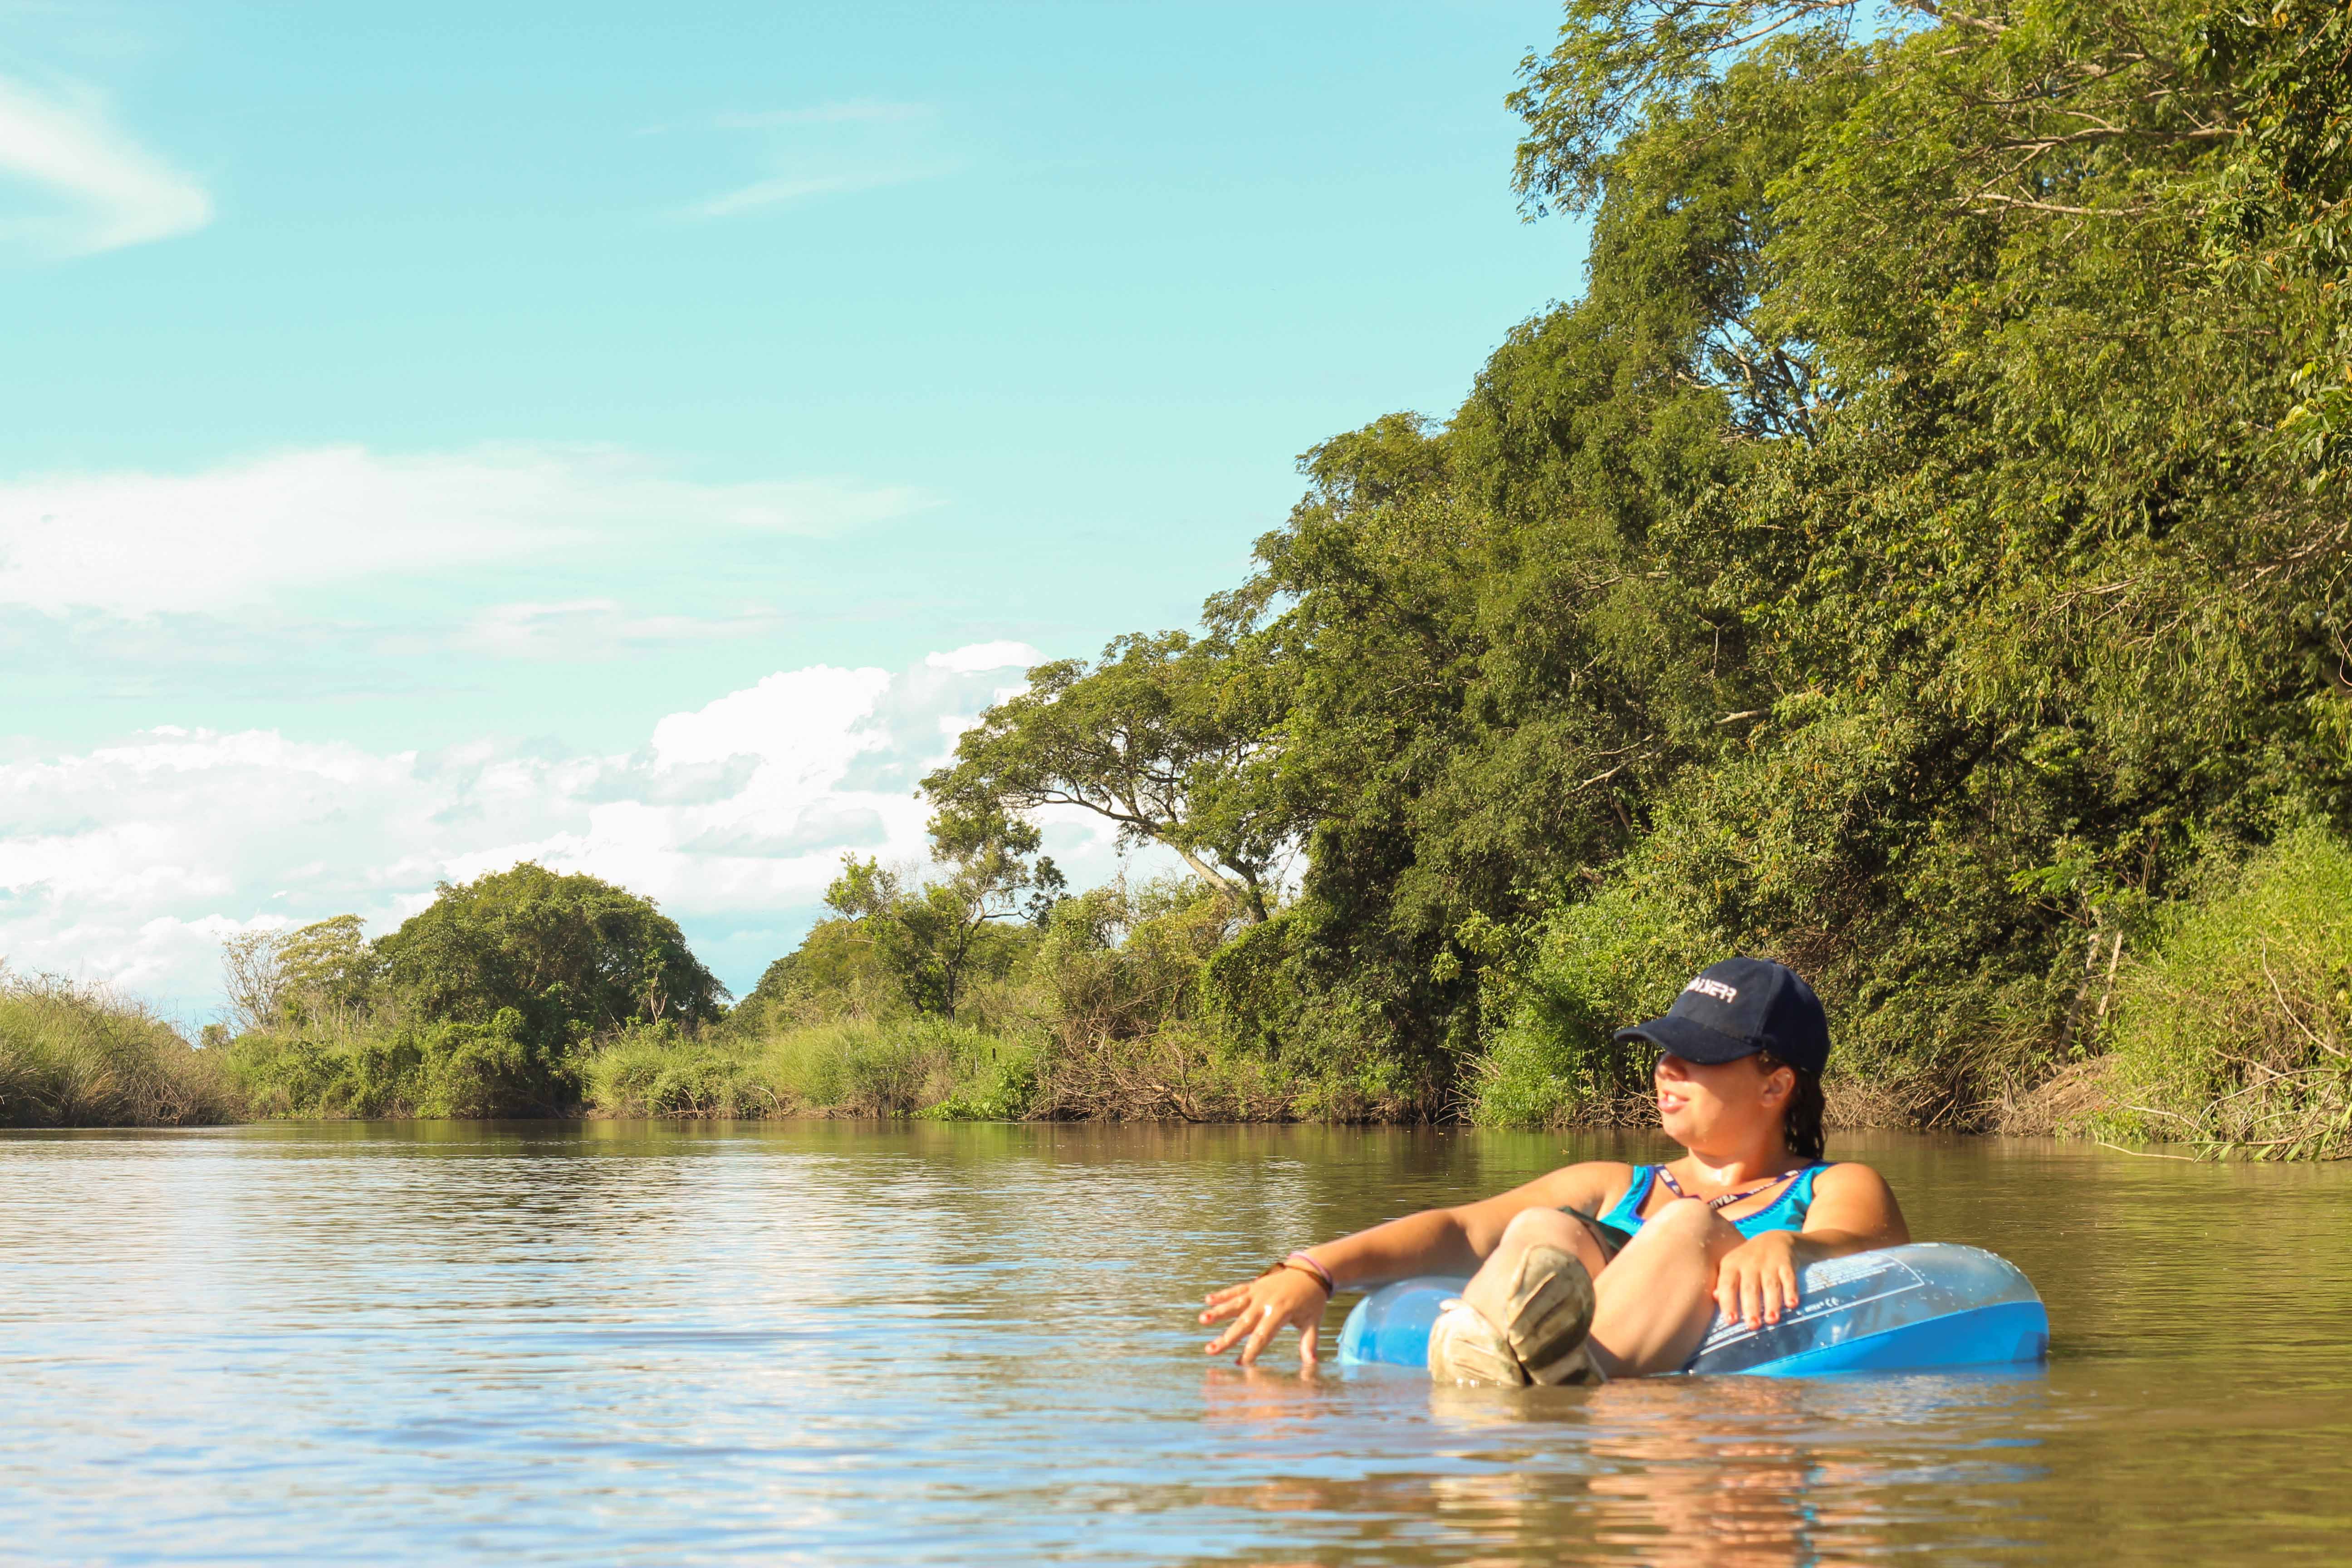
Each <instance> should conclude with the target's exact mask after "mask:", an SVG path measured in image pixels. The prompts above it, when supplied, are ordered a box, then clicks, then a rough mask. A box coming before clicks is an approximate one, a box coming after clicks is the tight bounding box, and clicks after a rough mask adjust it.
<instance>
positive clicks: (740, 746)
mask: <svg viewBox="0 0 2352 1568" xmlns="http://www.w3.org/2000/svg"><path fill="white" fill-rule="evenodd" d="M1034 658H1035V654H1034V650H1033V649H1030V648H1028V647H1024V646H1023V645H1020V644H991V645H983V646H982V647H971V648H961V649H957V650H955V651H954V652H953V653H951V654H949V655H946V656H939V657H935V658H932V659H929V660H926V661H924V662H922V663H920V664H918V665H916V666H915V667H914V668H911V669H908V670H904V671H901V672H898V674H895V675H894V674H892V673H890V672H888V671H886V670H881V669H872V668H867V669H843V668H834V667H830V666H823V665H820V666H816V667H814V668H805V669H795V670H787V671H782V672H780V673H778V674H775V675H772V676H769V677H768V678H767V679H764V680H761V681H760V682H759V683H758V684H757V685H754V686H751V687H749V688H747V689H743V690H740V691H735V692H730V693H729V694H727V695H726V696H723V697H720V698H719V699H718V700H714V701H712V702H709V703H707V704H705V705H704V706H702V707H700V708H698V709H694V710H690V711H684V712H677V713H673V714H670V715H669V716H668V717H667V718H665V719H663V720H662V721H660V722H658V723H657V724H656V725H655V726H654V727H653V730H652V732H651V733H650V735H649V736H648V737H647V738H646V744H645V745H644V746H643V747H641V748H640V749H638V750H637V751H636V752H633V753H630V754H627V755H624V756H583V757H549V756H544V755H538V754H533V753H530V752H524V751H520V750H517V749H513V748H510V747H507V746H503V745H500V744H498V743H494V742H487V741H486V742H475V743H471V744H468V745H465V746H459V747H455V748H451V749H447V750H445V751H441V752H413V751H411V752H371V751H368V750H366V749H364V748H362V747H358V746H353V745H350V744H346V743H341V742H301V741H296V740H290V739H288V738H287V737H285V736H282V735H279V734H277V733H274V732H271V731H244V732H238V733H217V732H213V731H192V730H184V729H176V728H171V727H164V728H160V729H155V730H150V731H143V732H142V733H140V734H139V735H137V736H135V737H133V738H131V739H130V740H128V741H126V742H122V743H121V744H118V745H111V746H104V747H100V748H97V749H94V750H91V751H89V752H82V753H79V754H76V755H70V756H62V757H49V758H32V759H22V760H16V761H11V762H0V825H5V826H0V956H5V959H6V961H7V962H8V963H10V964H11V965H12V966H13V967H14V968H16V970H17V971H19V972H32V971H40V970H49V971H58V972H63V973H74V974H77V975H80V976H84V977H88V978H93V979H101V980H106V981H110V982H112V983H114V984H120V985H121V986H124V987H125V988H127V989H131V990H133V991H137V992H139V993H142V994H146V995H149V996H151V997H154V998H157V999H159V1000H161V1001H163V1003H164V1004H165V1005H170V1006H173V1007H175V1008H179V1009H181V1010H184V1011H186V1012H201V1011H204V1010H206V1009H209V1008H210V1007H211V1006H212V1005H215V1001H216V997H217V989H218V983H217V973H216V963H217V954H218V950H219V943H220V942H221V940H222V938H223V937H224V936H226V935H228V934H231V933H234V932H236V931H243V930H250V929H256V928H282V927H288V926H291V925H294V924H299V923H301V922H303V921H311V920H318V919H322V918H324V917H325V916H327V915H331V914H337V913H341V912H344V911H352V912H356V913H359V914H362V915H364V916H366V917H367V918H368V920H369V921H370V922H371V925H372V927H373V929H376V930H379V931H381V930H383V929H386V928H387V927H388V926H389V925H390V924H392V923H394V922H396V921H399V920H402V919H404V918H405V917H406V916H408V915H409V914H412V913H414V912H415V910H418V909H420V908H422V907H423V906H424V905H425V903H426V902H427V901H428V900H430V899H431V897H432V893H433V888H434V885H435V884H436V882H437V881H441V880H444V879H449V880H464V879H468V878H471V877H474V876H476V875H478V874H479V873H481V872H484V871H492V870H499V869H503V868H506V867H508V866H510V865H513V864H514V863H515V862H516V861H518V860H525V859H533V860H537V861H539V862H540V863H541V864H542V865H545V866H549V867H551V868H556V869H559V870H564V871H573V870H581V871H588V872H593V874H595V875H597V876H600V877H604V878H606V879H610V880H613V881H615V882H618V883H620V884H622V885H623V886H625V887H628V888H631V889H635V890H636V891H639V892H643V893H646V894H649V895H651V896H652V897H654V898H656V899H657V900H660V901H661V903H662V906H663V907H664V908H665V909H666V910H668V911H669V912H670V913H671V914H672V915H674V916H676V917H677V918H678V920H679V921H681V923H682V924H684V925H685V926H686V928H687V931H688V936H689V938H690V939H691V940H694V941H696V942H698V944H709V943H711V942H719V943H723V942H725V941H726V939H727V938H728V937H729V936H730V934H731V933H734V932H739V931H758V932H761V933H763V940H767V939H766V938H765V936H764V933H785V934H782V935H778V936H776V937H774V938H773V939H772V940H774V941H777V942H782V941H787V940H789V937H790V935H792V934H796V931H797V930H798V929H800V928H803V927H804V926H805V925H806V923H807V921H809V920H811V919H813V918H814V915H815V913H816V912H817V910H816V906H817V904H818V902H819V900H820V899H821V897H822V894H823V890H824V886H825V884H826V883H827V882H828V881H829V880H831V879H832V878H833V876H834V875H835V871H836V870H837V868H838V863H839V859H840V856H841V854H842V853H843V851H845V850H855V851H857V852H860V853H879V854H881V855H882V856H883V857H884V858H886V859H903V858H919V857H920V856H921V855H922V854H923V852H924V844H925V840H924V836H923V823H924V819H925V815H926V813H925V807H924V805H923V804H922V802H921V801H920V800H919V799H918V798H916V796H915V795H914V793H913V781H914V780H916V779H919V777H920V776H921V775H922V773H924V772H926V771H928V770H929V768H930V767H933V766H936V765H937V764H938V763H939V761H940V759H941V758H942V757H944V755H945V754H946V753H947V752H948V751H949V749H950V746H951V745H952V737H953V736H954V734H955V733H956V732H958V731H961V729H962V728H963V727H964V726H965V725H967V724H968V723H969V722H970V721H971V718H972V717H973V716H974V715H975V714H976V713H977V712H978V710H980V709H981V708H982V706H984V705H985V704H986V703H987V702H989V701H991V700H993V699H994V698H995V697H997V696H998V695H1000V694H1001V693H1002V692H1003V690H1005V689H1007V688H1006V686H1005V685H1004V683H1005V682H1006V681H1007V680H1012V681H1014V682H1017V681H1018V679H1019V673H1020V668H1021V667H1022V666H1023V665H1024V664H1026V663H1029V662H1034ZM1049 831H1050V833H1051V837H1052V838H1053V840H1054V846H1053V847H1054V848H1055V854H1056V855H1057V856H1058V857H1061V858H1064V859H1066V860H1069V861H1072V862H1073V863H1074V864H1075V866H1076V868H1077V869H1078V870H1079V871H1080V872H1081V874H1082V875H1083V874H1084V873H1085V871H1086V869H1087V867H1089V866H1094V867H1095V868H1096V869H1097V870H1103V871H1107V870H1108V865H1109V860H1110V855H1111V849H1110V846H1109V840H1108V836H1107V835H1105V834H1103V833H1100V832H1098V831H1097V830H1096V829H1095V828H1094V826H1092V825H1091V823H1090V822H1087V821H1083V820H1079V819H1076V818H1073V819H1070V820H1067V821H1065V822H1062V823H1060V824H1058V825H1055V826H1051V827H1050V829H1049ZM1097 862H1098V863H1099V864H1097ZM777 951H781V948H778V949H777ZM773 956H775V952H763V953H761V954H758V955H756V956H750V957H747V960H746V961H747V962H764V959H765V958H772V957H773ZM737 978H739V979H748V977H747V976H738V977H737Z"/></svg>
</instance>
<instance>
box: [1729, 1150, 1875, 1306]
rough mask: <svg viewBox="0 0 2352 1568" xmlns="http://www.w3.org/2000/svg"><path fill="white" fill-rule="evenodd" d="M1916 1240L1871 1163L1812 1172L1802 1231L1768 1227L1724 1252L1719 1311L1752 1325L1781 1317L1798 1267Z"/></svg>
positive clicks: (1792, 1300) (1793, 1298)
mask: <svg viewBox="0 0 2352 1568" xmlns="http://www.w3.org/2000/svg"><path fill="white" fill-rule="evenodd" d="M1910 1239H1911V1227H1910V1226H1907V1225H1906V1224H1904V1223H1903V1209H1902V1205H1899V1204H1897V1203H1896V1202H1895V1190H1894V1189H1893V1188H1892V1187H1889V1186H1888V1185H1887V1184H1886V1178H1885V1177H1884V1176H1882V1175H1880V1174H1879V1173H1877V1172H1875V1171H1874V1170H1872V1169H1871V1168H1870V1167H1869V1166H1867V1165H1855V1164H1841V1165H1832V1166H1830V1167H1829V1168H1828V1169H1826V1170H1824V1171H1823V1172H1822V1173H1821V1174H1820V1175H1818V1176H1816V1177H1814V1178H1813V1203H1812V1206H1811V1208H1809V1209H1807V1210H1806V1211H1805V1228H1804V1229H1803V1230H1802V1231H1801V1232H1800V1231H1787V1230H1768V1231H1766V1232H1765V1233H1764V1234H1763V1235H1762V1236H1758V1237H1749V1238H1748V1240H1747V1241H1744V1242H1742V1243H1741V1244H1740V1245H1739V1246H1738V1247H1734V1248H1733V1249H1732V1250H1731V1251H1730V1252H1728V1253H1727V1254H1725V1255H1724V1259H1723V1261H1722V1263H1721V1264H1719V1265H1717V1268H1716V1274H1715V1305H1716V1310H1717V1311H1719V1312H1721V1313H1722V1314H1723V1315H1724V1316H1725V1317H1726V1318H1740V1319H1744V1320H1746V1321H1747V1323H1748V1327H1749V1328H1751V1329H1753V1328H1757V1327H1759V1326H1760V1325H1762V1324H1765V1323H1777V1322H1779V1321H1780V1314H1781V1313H1783V1312H1785V1311H1790V1310H1794V1309H1795V1307H1796V1305H1797V1270H1798V1269H1799V1268H1802V1267H1804V1266H1805V1265H1806V1264H1808V1263H1818V1262H1820V1261H1821V1260H1822V1258H1843V1257H1844V1256H1846V1254H1848V1253H1850V1252H1868V1251H1871V1250H1872V1249H1874V1248H1875V1247H1900V1246H1902V1245H1903V1244H1904V1243H1905V1242H1906V1241H1908V1240H1910Z"/></svg>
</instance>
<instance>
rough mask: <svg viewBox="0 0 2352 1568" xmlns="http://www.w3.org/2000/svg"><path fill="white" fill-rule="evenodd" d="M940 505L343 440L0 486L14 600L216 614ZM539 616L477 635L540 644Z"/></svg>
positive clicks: (564, 456)
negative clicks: (492, 565) (360, 583)
mask: <svg viewBox="0 0 2352 1568" xmlns="http://www.w3.org/2000/svg"><path fill="white" fill-rule="evenodd" d="M926 504H928V498H927V497H925V496H924V495H922V494H921V493H920V492H919V491H916V490H912V489H906V488H904V487H898V486H860V485H855V484H850V483H845V482H840V481H833V480H763V481H756V482H750V483H737V484H703V483H697V482H693V481H689V480H685V479H674V478H671V477H669V476H667V475H665V474H663V473H661V472H659V471H658V470H656V469H655V468H652V467H651V466H650V465H648V464H647V463H646V462H645V461H644V460H643V459H641V458H635V457H634V456H631V455H630V454H627V453H624V452H618V451H614V450H611V449H607V448H601V447H543V446H508V447H485V448H482V449H480V450H477V451H472V452H464V453H438V454H425V455H419V456H405V457H402V456H389V455H383V454H378V453H373V452H370V451H368V450H367V449H365V448H364V447H319V448H312V449H308V450H302V451H295V452H287V453H281V454H278V455H277V456H274V457H269V458H261V459H258V460H257V461H253V462H248V463H244V464H240V465H235V466H230V467H226V468H214V469H210V470H207V471H205V472H202V473H196V474H185V475H179V474H148V473H127V474H124V473H118V474H65V475H54V476H47V477H35V478H27V479H16V480H13V481H9V482H5V483H0V605H27V606H30V607H32V608H34V609H37V610H41V611H44V612H47V613H49V614H53V615H54V614H60V613H63V612H65V611H68V610H70V609H76V608H83V609H95V610H100V611H105V612H109V613H111V614H114V615H119V616H148V615H153V614H157V613H160V612H164V611H217V610H220V609H223V608H234V607H239V606H247V605H259V604H267V603H268V602H270V601H272V600H273V599H276V598H278V597H279V596H280V595H286V594H289V592H292V591H295V590H300V589H305V588H311V587H316V586H319V585H321V584H329V583H334V582H341V581H350V580H353V579H357V578H362V577H374V576H386V575H389V576H401V577H427V576H433V575H437V574H444V573H447V572H449V571H451V570H453V569H462V568H466V567H468V566H473V565H477V564H479V563H485V562H490V561H498V560H514V559H519V558H522V557H529V556H549V557H556V558H562V557H564V556H567V555H576V554H577V553H578V552H580V551H582V550H583V549H585V548H588V547H592V546H596V545H611V544H615V543H619V544H626V543H629V542H636V543H639V544H643V543H645V542H649V541H655V540H660V541H665V542H675V541H677V540H679V539H681V538H684V537H688V536H692V535H697V534H699V535H703V536H709V535H713V534H728V533H734V534H746V533H751V534H757V533H793V534H809V535H815V534H830V533H836V532H839V531H844V530H846V529H852V528H856V527H858V526H861V525H863V524H866V523H871V522H875V521H881V520H883V519H887V518H890V517H896V516H900V515H903V514H905V513H907V512H909V511H913V510H917V509H919V508H920V507H922V506H924V505H926ZM579 607H580V606H579V605H576V604H575V605H553V606H544V605H542V606H519V607H518V608H519V609H522V610H534V611H546V610H550V609H553V610H568V611H572V612H577V611H578V609H579ZM531 619H532V616H523V617H522V619H521V620H520V621H512V620H510V621H509V623H499V622H497V621H496V620H495V619H494V620H493V621H492V622H491V623H490V624H489V625H488V626H487V627H484V626H478V627H477V628H476V629H477V632H478V634H479V635H481V636H484V637H488V638H490V639H491V640H493V641H495V640H496V639H497V638H498V637H501V636H506V637H508V638H509V641H510V642H513V641H520V642H523V643H528V642H530V638H531V635H532V634H531V633H530V621H531ZM502 626H503V628H504V629H501V628H502ZM518 627H519V628H520V629H517V628H518ZM672 630H673V632H674V631H675V630H676V628H672ZM648 635H654V634H652V633H651V632H650V631H649V633H648Z"/></svg>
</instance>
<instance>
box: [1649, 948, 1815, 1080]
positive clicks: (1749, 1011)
mask: <svg viewBox="0 0 2352 1568" xmlns="http://www.w3.org/2000/svg"><path fill="white" fill-rule="evenodd" d="M1616 1037H1617V1038H1618V1039H1620V1040H1646V1041H1648V1042H1649V1043H1650V1044H1651V1045H1654V1046H1655V1047H1658V1049H1659V1050H1661V1051H1663V1052H1664V1053H1666V1054H1667V1055H1669V1056H1676V1057H1680V1058H1683V1059H1684V1060H1685V1061H1693V1062H1710V1063H1712V1062H1736V1061H1738V1059H1739V1058H1742V1057H1752V1056H1754V1055H1755V1054H1756V1053H1757V1052H1759V1051H1769V1052H1771V1053H1772V1054H1773V1055H1774V1056H1775V1057H1778V1058H1780V1060H1782V1061H1784V1062H1786V1063H1788V1064H1789V1065H1790V1067H1792V1068H1801V1070H1803V1071H1805V1072H1809V1073H1812V1074H1814V1075H1816V1076H1819V1074H1820V1073H1821V1070H1822V1068H1825V1067H1827V1066H1829V1060H1830V1020H1829V1015H1828V1014H1826V1013H1824V1012H1822V999H1821V998H1820V997H1818V996H1816V995H1814V994H1813V988H1812V987H1811V986H1810V985H1808V984H1805V983H1804V982H1803V981H1802V980H1801V979H1799V978H1798V977H1797V972H1796V971H1795V970H1793V969H1790V967H1788V965H1786V964H1781V963H1773V962H1772V961H1771V960H1770V959H1769V958H1727V959H1725V960H1724V961H1723V962H1722V963H1710V964H1708V965H1707V966H1706V969H1705V970H1704V971H1702V972H1701V973H1700V974H1699V976H1698V978H1697V979H1696V980H1694V981H1692V982H1691V983H1690V984H1688V985H1685V986H1684V987H1683V994H1681V995H1679V996H1677V997H1675V1005H1673V1006H1672V1007H1669V1008H1668V1009H1666V1016H1664V1017H1663V1018H1653V1019H1651V1020H1650V1021H1649V1022H1648V1023H1646V1024H1635V1025H1633V1026H1631V1027H1629V1028H1623V1029H1620V1030H1618V1031H1617V1036H1616Z"/></svg>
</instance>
